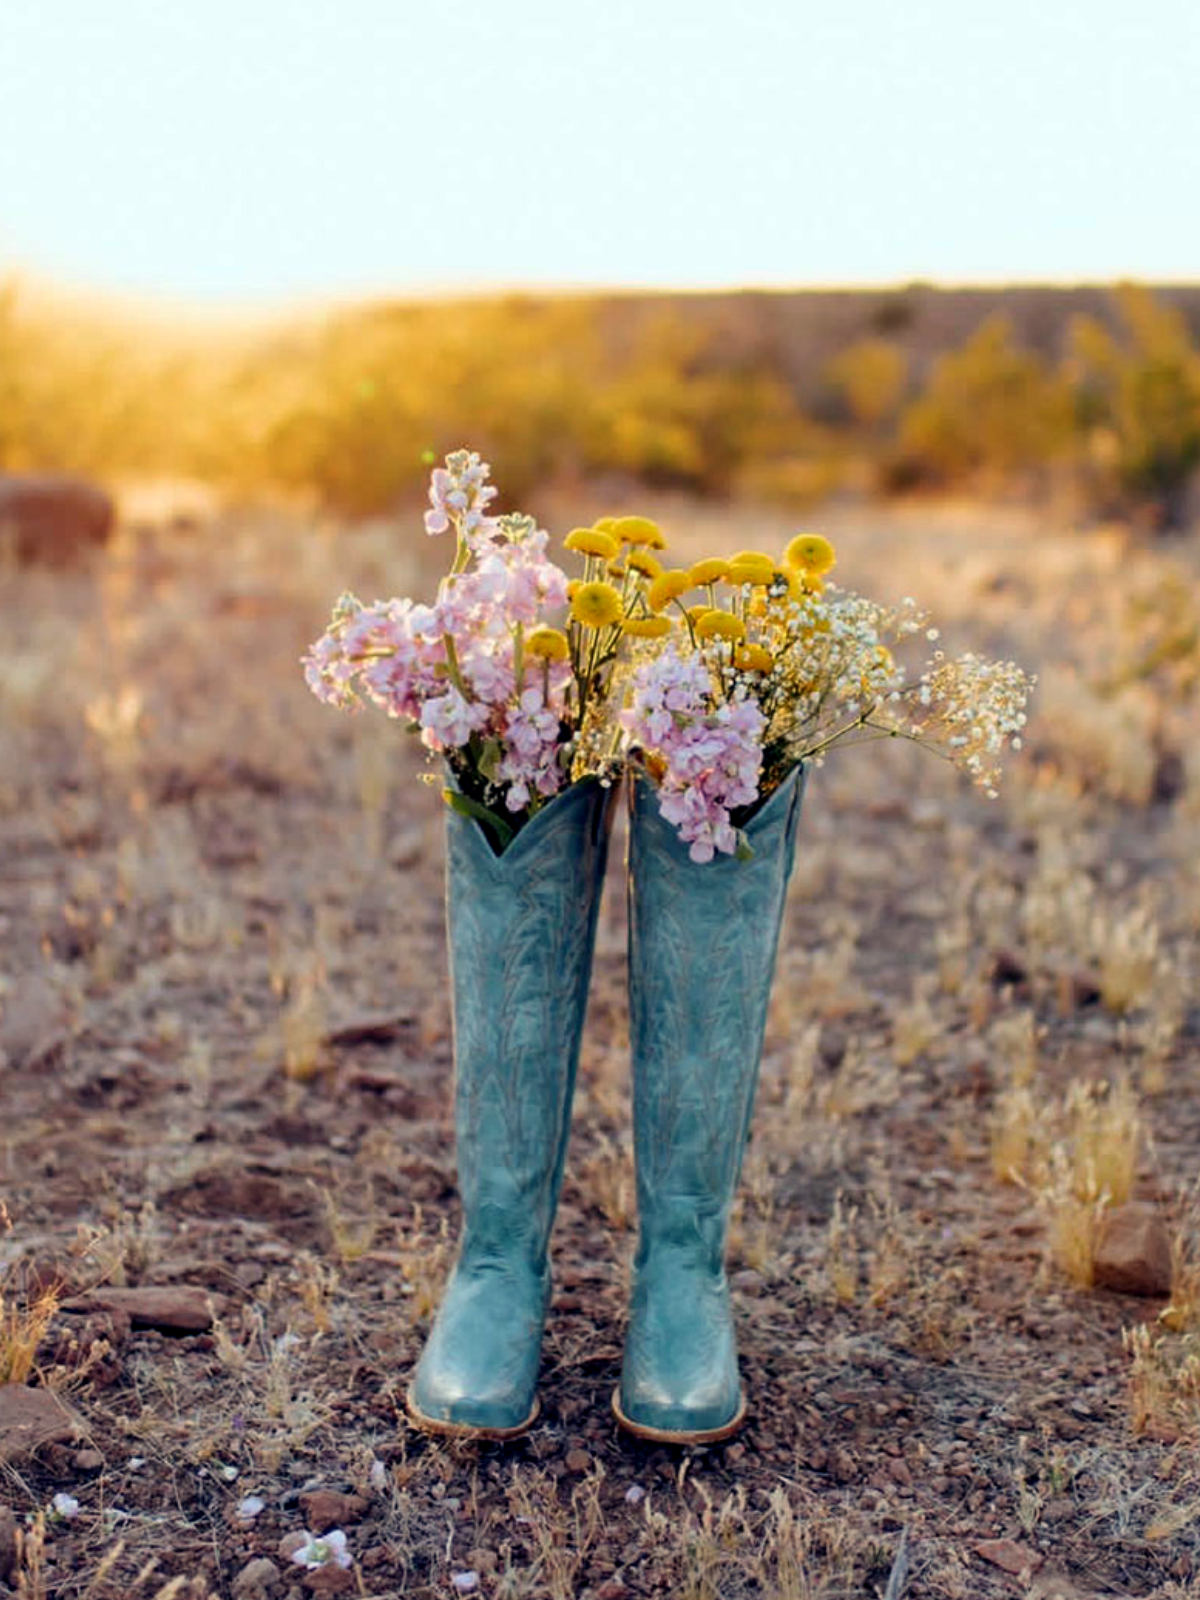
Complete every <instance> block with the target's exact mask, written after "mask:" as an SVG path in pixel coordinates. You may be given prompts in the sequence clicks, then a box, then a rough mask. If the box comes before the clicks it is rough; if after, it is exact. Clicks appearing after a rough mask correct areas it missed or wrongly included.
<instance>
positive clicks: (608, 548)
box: [563, 528, 621, 561]
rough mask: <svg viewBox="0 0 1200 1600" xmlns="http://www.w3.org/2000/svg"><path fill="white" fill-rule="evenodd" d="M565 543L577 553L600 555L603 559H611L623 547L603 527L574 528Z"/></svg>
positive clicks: (581, 554)
mask: <svg viewBox="0 0 1200 1600" xmlns="http://www.w3.org/2000/svg"><path fill="white" fill-rule="evenodd" d="M563 544H564V546H565V547H566V548H567V549H568V550H574V552H575V554H576V555H580V556H599V557H600V558H601V560H603V561H611V560H612V558H613V557H614V556H615V555H616V553H617V551H618V550H619V549H620V548H621V546H620V544H619V543H618V541H617V540H616V539H614V538H613V536H612V534H611V533H605V532H604V530H603V529H601V528H572V529H571V531H570V533H569V534H568V535H567V537H566V538H565V539H564V540H563Z"/></svg>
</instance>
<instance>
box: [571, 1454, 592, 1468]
mask: <svg viewBox="0 0 1200 1600" xmlns="http://www.w3.org/2000/svg"><path fill="white" fill-rule="evenodd" d="M591 1464H592V1458H591V1456H590V1455H588V1453H587V1451H586V1450H568V1451H567V1460H566V1466H567V1471H568V1472H586V1471H587V1470H588V1468H589V1467H590V1466H591Z"/></svg>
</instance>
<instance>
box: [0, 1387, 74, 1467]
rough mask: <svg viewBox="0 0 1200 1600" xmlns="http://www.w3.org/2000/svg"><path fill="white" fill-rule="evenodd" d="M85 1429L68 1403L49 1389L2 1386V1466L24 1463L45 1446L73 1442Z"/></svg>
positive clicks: (0, 1426) (0, 1388)
mask: <svg viewBox="0 0 1200 1600" xmlns="http://www.w3.org/2000/svg"><path fill="white" fill-rule="evenodd" d="M77 1430H78V1431H82V1427H81V1425H80V1424H79V1422H78V1419H77V1418H76V1416H75V1413H74V1412H73V1411H72V1410H71V1409H70V1407H69V1406H68V1405H67V1404H66V1402H65V1401H63V1400H60V1399H59V1398H58V1396H57V1395H55V1394H52V1393H51V1391H50V1390H49V1389H27V1388H26V1387H25V1385H24V1384H23V1383H4V1384H0V1463H6V1462H7V1463H16V1462H19V1461H24V1460H25V1459H27V1457H29V1456H30V1455H32V1454H33V1452H34V1451H35V1450H39V1449H41V1448H42V1447H43V1446H45V1445H48V1444H51V1443H54V1442H57V1441H60V1440H64V1439H69V1438H71V1436H72V1435H73V1434H74V1433H75V1432H76V1431H77Z"/></svg>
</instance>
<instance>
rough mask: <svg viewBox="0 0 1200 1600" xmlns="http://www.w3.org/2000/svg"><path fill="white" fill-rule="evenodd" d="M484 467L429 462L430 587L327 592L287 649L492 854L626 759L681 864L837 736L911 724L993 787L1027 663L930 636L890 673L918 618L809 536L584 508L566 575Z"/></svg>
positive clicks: (1014, 724) (859, 736) (1020, 705)
mask: <svg viewBox="0 0 1200 1600" xmlns="http://www.w3.org/2000/svg"><path fill="white" fill-rule="evenodd" d="M489 471H490V469H489V467H488V465H487V463H485V462H483V461H481V460H480V459H479V457H478V455H476V454H475V453H473V452H468V451H466V450H458V451H455V452H454V453H453V454H451V455H450V456H448V457H447V458H446V464H445V466H444V467H439V468H437V469H436V470H435V471H434V473H433V475H432V481H431V485H430V490H429V498H430V502H431V509H430V510H429V511H427V512H426V514H425V527H426V531H427V532H428V533H429V534H430V535H435V536H436V535H440V534H445V533H447V532H450V531H453V533H454V535H455V537H456V553H455V558H454V562H453V564H452V566H451V569H450V572H449V573H448V575H447V576H446V577H445V578H444V579H443V580H442V582H441V584H440V586H439V589H438V595H437V598H436V600H435V601H434V603H433V604H432V605H423V604H418V603H415V602H413V601H412V600H409V599H393V600H384V601H375V602H374V603H373V604H371V605H364V604H363V603H362V602H361V601H359V600H357V599H356V598H355V597H354V596H353V595H350V594H345V595H343V596H342V597H341V599H340V600H339V601H338V602H337V605H336V606H335V608H334V612H333V618H332V620H331V622H330V625H329V627H328V629H327V630H326V631H325V633H324V634H323V635H322V636H321V638H320V639H318V640H317V641H316V643H315V644H314V645H313V646H312V647H311V649H310V650H309V651H308V653H307V654H306V656H305V657H304V666H305V672H306V676H307V680H308V683H309V686H310V687H311V688H312V690H313V692H314V693H315V694H316V695H317V696H318V697H319V698H320V699H322V700H324V701H326V702H328V703H329V704H332V705H338V706H344V707H358V706H359V705H361V704H362V703H364V702H365V703H369V704H373V705H376V706H378V707H380V708H382V709H383V710H384V711H385V712H386V713H387V714H388V715H389V716H392V717H398V718H400V719H402V720H403V721H404V722H405V723H406V724H407V725H408V726H409V727H410V728H411V729H412V730H413V731H414V732H417V733H419V735H420V738H421V740H422V742H423V743H424V744H425V746H426V747H427V748H428V749H429V750H430V751H431V752H434V753H435V754H438V755H440V756H441V757H442V758H443V759H444V760H445V762H446V764H447V766H448V768H449V771H450V773H451V777H452V782H453V787H451V788H449V789H447V790H446V798H447V801H448V803H449V804H451V805H452V806H454V807H455V808H456V809H458V810H460V811H463V812H464V813H466V814H467V815H470V816H472V817H474V818H476V820H478V821H479V822H480V823H481V825H482V826H483V827H484V828H485V830H486V831H487V832H488V834H489V836H490V838H491V840H492V842H493V847H494V848H495V849H497V850H498V851H502V850H503V849H504V848H505V846H506V845H507V844H508V843H509V842H510V841H511V839H512V838H513V837H514V835H515V834H516V833H517V831H518V830H519V829H520V828H521V827H522V826H523V825H524V824H525V823H526V822H527V821H528V820H529V819H530V818H531V817H532V816H533V815H534V814H535V813H536V811H537V810H538V809H539V808H540V807H541V806H543V805H544V804H545V803H546V802H547V801H548V800H550V799H551V798H552V797H553V796H554V795H556V794H557V793H559V791H560V790H561V789H563V788H564V787H565V786H566V785H568V784H570V783H572V782H576V781H578V780H580V779H582V778H585V777H588V776H596V777H598V778H599V779H600V781H601V782H605V783H607V782H611V781H612V780H613V778H614V777H616V776H617V775H619V773H620V771H621V770H622V769H623V768H624V767H625V766H626V765H628V764H634V763H636V764H637V765H638V766H639V767H640V769H641V770H643V771H644V772H646V773H647V774H648V775H649V777H650V778H651V779H652V780H653V782H654V783H655V784H656V786H657V788H658V792H659V806H660V810H661V813H662V815H663V816H664V817H665V818H666V819H667V820H668V821H669V822H670V823H671V824H672V826H674V827H675V828H676V829H677V831H678V834H679V837H680V838H681V839H682V840H683V841H684V842H685V843H687V845H688V846H689V855H690V856H691V859H692V860H694V861H708V860H711V859H712V858H713V856H714V855H715V854H717V853H724V854H737V853H738V852H739V851H745V850H746V848H747V846H746V844H745V840H744V837H743V836H742V834H741V828H742V825H743V824H744V823H745V821H746V820H748V818H749V817H750V816H752V815H753V813H754V810H755V808H756V807H757V806H759V805H760V804H761V803H762V802H763V801H764V800H765V799H766V798H767V797H768V796H769V795H770V794H771V793H772V792H773V791H774V790H775V789H776V788H777V787H778V786H779V784H780V783H781V782H782V781H783V779H784V778H785V777H786V776H787V774H788V773H789V772H790V771H791V770H792V769H793V768H794V767H795V766H797V765H798V764H799V763H801V762H811V763H815V764H819V763H820V762H821V761H822V760H823V758H824V756H825V754H826V752H827V751H828V750H829V749H830V748H831V747H832V746H834V745H835V744H840V743H854V742H861V741H862V740H865V739H872V738H896V737H899V738H905V739H910V740H914V741H916V742H918V743H921V744H923V745H926V746H928V747H929V748H932V749H934V750H936V751H938V752H939V753H941V754H943V755H945V756H947V757H948V758H949V759H951V760H953V761H954V762H955V764H956V765H958V766H959V767H961V768H962V769H963V770H964V771H966V772H967V773H968V774H969V775H970V776H971V778H972V779H973V780H974V781H975V782H976V783H977V784H979V785H980V786H981V787H982V788H984V789H985V790H986V791H987V792H988V793H991V794H994V792H995V784H996V782H997V779H998V775H999V760H1000V757H1001V755H1002V753H1003V750H1004V748H1005V746H1006V745H1012V746H1013V747H1016V746H1017V745H1019V743H1020V734H1021V730H1022V728H1023V727H1024V725H1025V705H1026V701H1027V699H1028V695H1029V691H1030V688H1031V687H1032V680H1031V679H1029V678H1028V677H1027V676H1026V674H1025V673H1024V672H1023V671H1022V670H1021V669H1020V668H1019V667H1017V666H1016V665H1014V664H1013V663H1012V662H991V661H985V660H982V659H981V658H979V657H978V656H975V655H972V654H968V655H964V656H961V657H959V658H957V659H956V660H951V659H948V658H947V657H946V656H945V655H944V654H943V652H942V651H940V650H937V649H934V650H933V652H932V654H931V655H930V656H929V658H928V659H927V660H926V661H925V662H924V663H923V665H922V666H921V668H920V670H919V671H917V672H916V673H915V674H914V673H911V672H909V671H908V670H907V669H906V666H905V664H904V662H903V660H902V659H901V652H902V647H903V646H904V645H905V644H906V643H908V642H910V641H916V640H918V639H923V640H925V641H926V642H928V643H930V644H936V640H937V637H938V635H937V630H936V629H934V628H932V627H931V626H930V624H929V619H928V617H927V616H926V614H925V613H924V612H922V611H921V610H919V609H918V607H917V606H916V605H915V603H914V602H913V601H912V600H908V599H906V600H903V601H901V602H900V603H899V604H897V605H893V606H887V605H882V604H880V603H878V602H876V601H874V600H870V599H867V598H865V597H864V596H862V595H859V594H856V593H854V592H853V591H851V590H847V589H842V588H840V587H839V586H838V585H836V584H835V583H834V582H832V581H831V580H830V578H829V576H828V574H829V573H830V571H831V570H832V568H833V567H834V565H835V559H836V558H835V552H834V550H833V547H832V545H831V544H830V543H829V541H828V540H827V539H825V538H823V537H821V536H820V535H819V534H809V533H804V534H799V535H797V536H796V537H795V538H794V539H793V540H792V541H791V542H790V544H789V545H788V546H787V549H786V550H785V551H784V552H783V553H782V554H781V555H780V556H778V557H775V556H772V555H770V554H767V553H765V552H762V551H757V550H745V551H741V552H739V553H738V554H736V555H734V556H731V557H728V558H717V557H714V558H711V559H706V560H702V561H699V562H696V563H693V564H692V565H690V566H688V567H686V568H685V567H682V566H679V567H665V566H664V564H663V562H664V560H665V540H664V539H663V536H662V534H661V532H660V531H659V529H658V527H657V525H656V524H655V523H653V522H651V521H650V520H649V519H648V518H645V517H638V516H626V517H604V518H601V519H600V520H599V521H598V522H596V523H595V524H593V525H592V526H591V527H588V528H576V529H574V530H573V531H572V532H570V533H568V535H567V536H566V538H565V539H564V541H563V544H564V547H565V549H566V550H567V551H569V552H571V553H572V554H573V555H574V556H576V557H579V558H582V562H583V569H582V573H581V574H580V575H579V576H577V577H575V578H574V579H572V578H569V577H568V575H567V573H566V572H565V571H564V570H563V569H562V568H560V567H559V566H558V565H557V564H556V563H555V562H554V561H553V560H552V559H551V558H550V556H549V555H548V553H547V546H548V544H549V535H548V534H547V533H546V532H545V530H543V529H541V528H539V527H538V526H537V525H536V523H535V521H534V520H533V519H532V518H530V517H527V516H523V515H519V514H513V515H508V516H499V517H495V516H492V515H490V514H489V509H488V508H489V507H490V505H491V503H492V501H493V500H494V498H495V496H496V492H497V491H496V489H495V488H494V487H493V486H492V485H491V484H489V482H488V477H489Z"/></svg>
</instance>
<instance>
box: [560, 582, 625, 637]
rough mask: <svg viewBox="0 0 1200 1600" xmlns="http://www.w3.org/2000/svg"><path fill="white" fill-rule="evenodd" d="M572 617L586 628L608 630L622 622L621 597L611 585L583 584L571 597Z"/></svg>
mask: <svg viewBox="0 0 1200 1600" xmlns="http://www.w3.org/2000/svg"><path fill="white" fill-rule="evenodd" d="M571 616H572V618H573V619H574V621H576V622H578V623H581V624H582V625H583V626H584V627H585V628H607V627H610V626H611V625H612V624H613V623H614V622H620V620H621V596H620V594H619V593H618V591H617V590H616V589H614V588H613V586H612V584H611V583H581V584H580V585H579V587H578V589H576V591H575V593H574V594H573V595H572V597H571Z"/></svg>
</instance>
